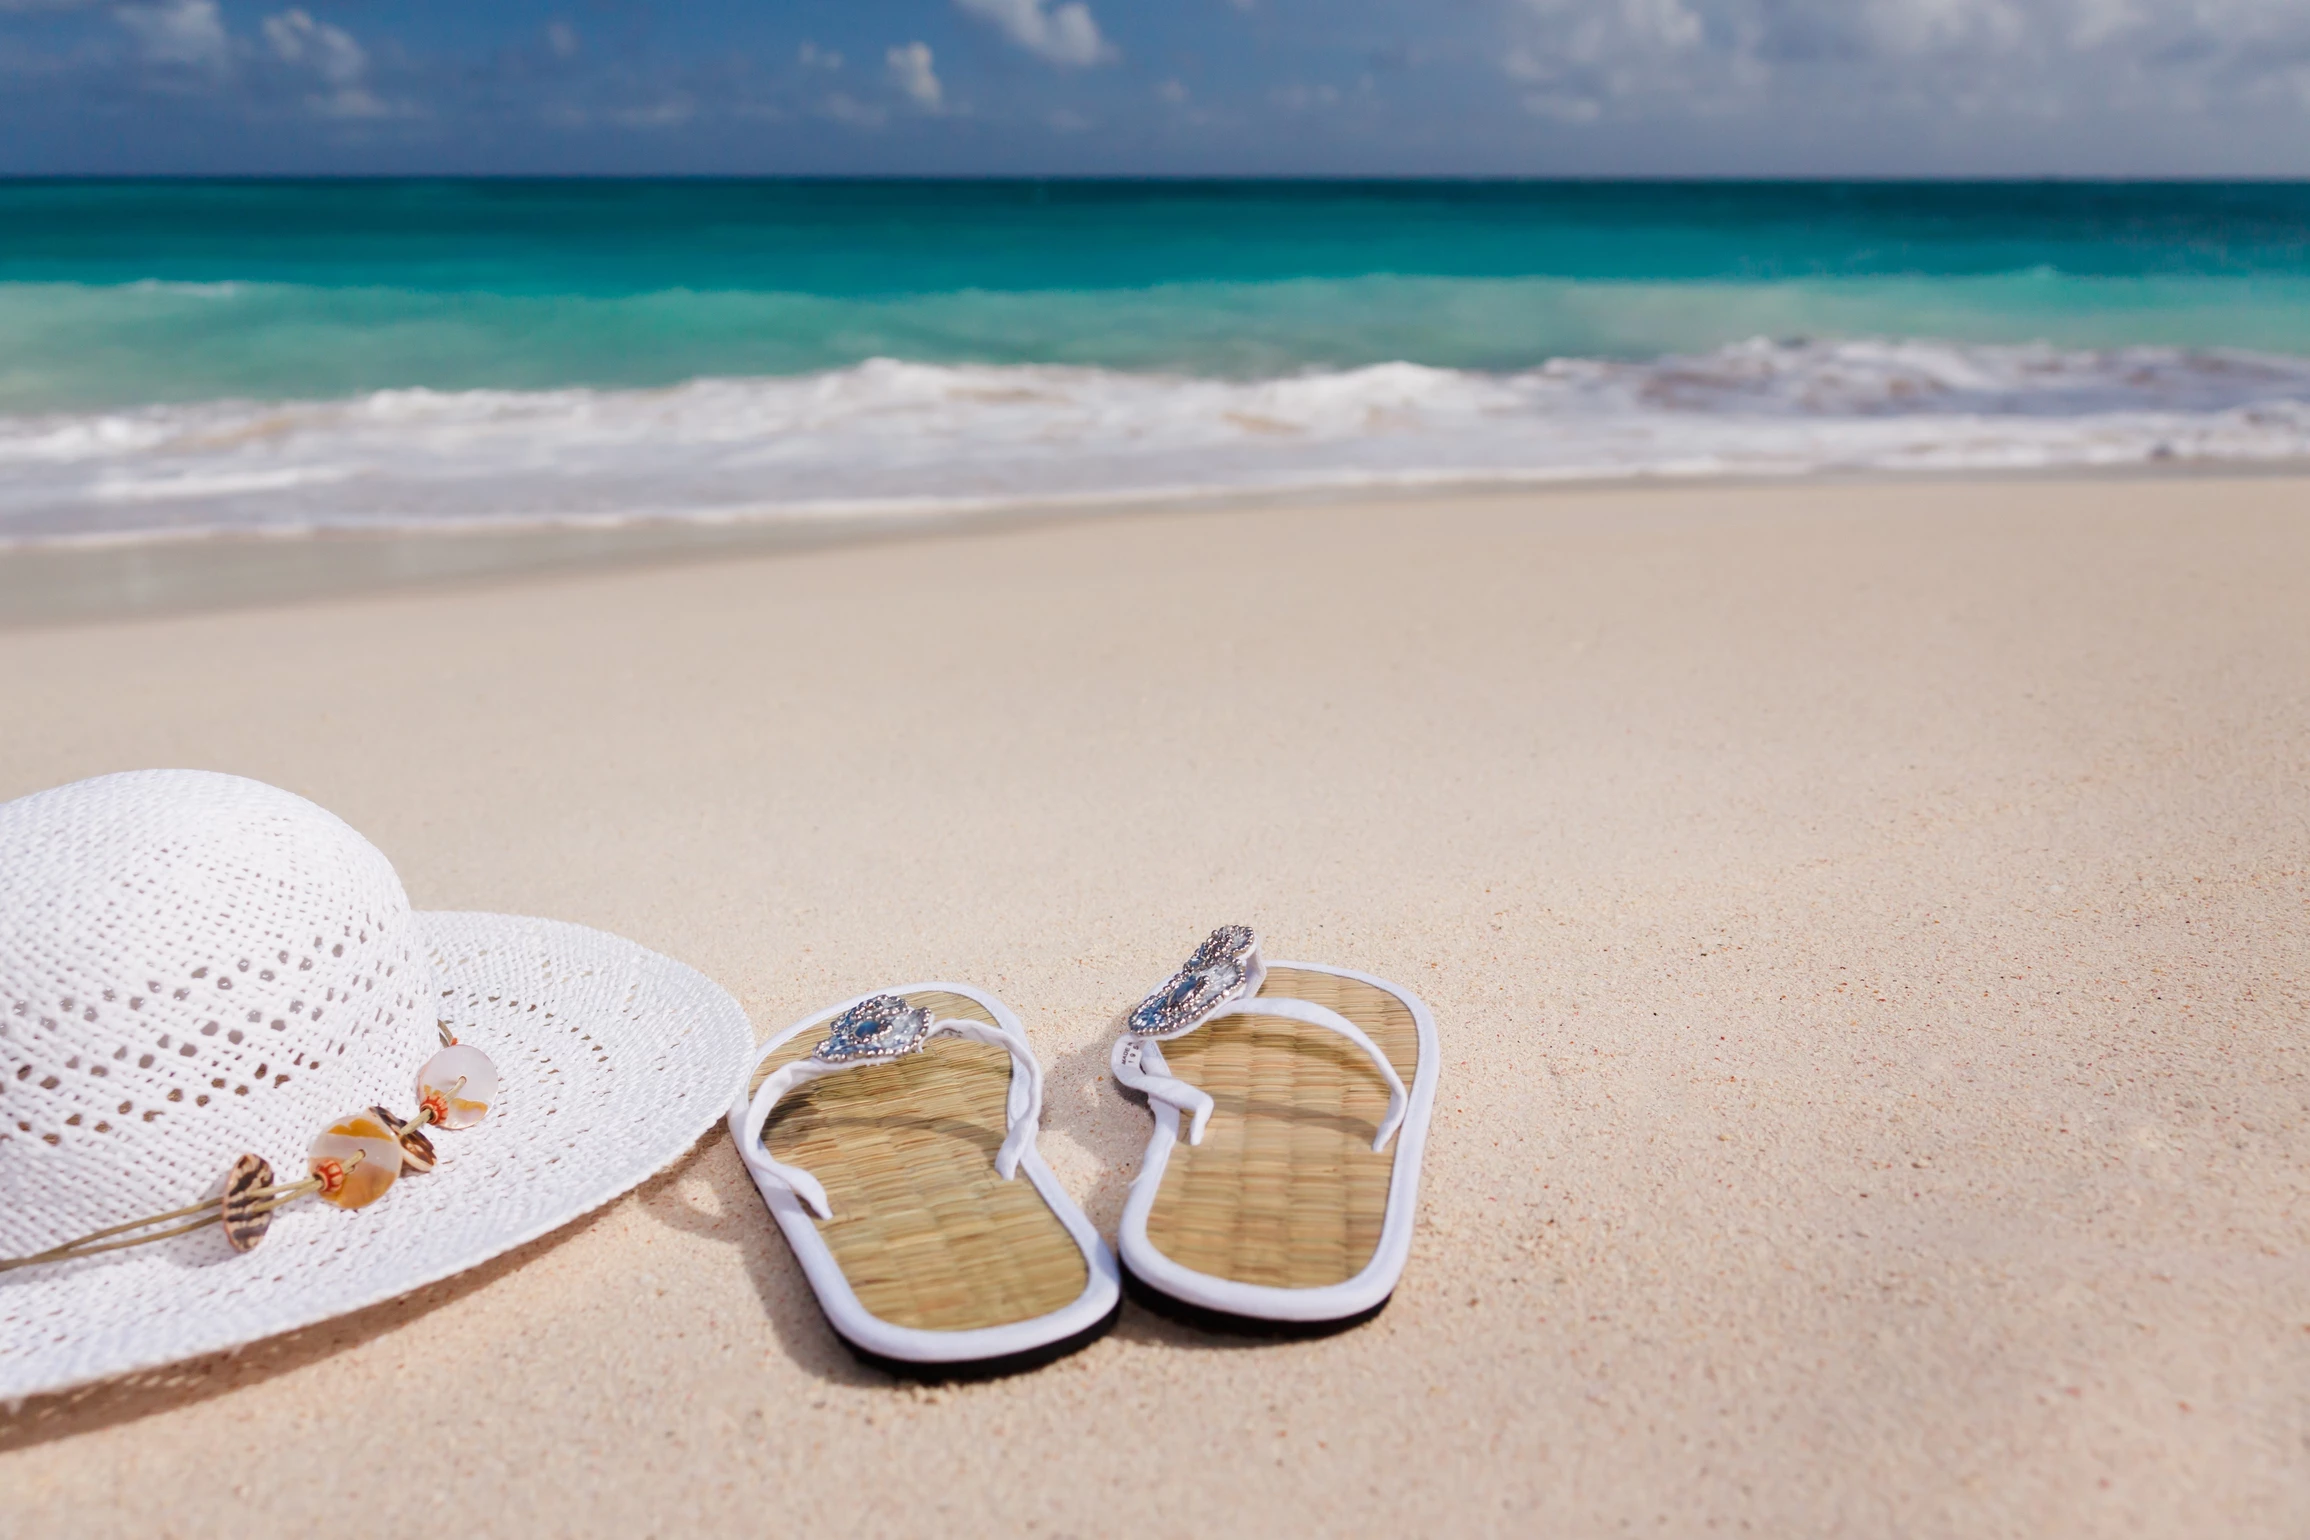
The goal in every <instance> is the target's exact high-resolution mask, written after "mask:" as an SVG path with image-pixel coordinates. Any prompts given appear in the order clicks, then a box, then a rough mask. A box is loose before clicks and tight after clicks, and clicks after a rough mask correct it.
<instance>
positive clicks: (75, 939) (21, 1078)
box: [0, 772, 498, 1272]
mask: <svg viewBox="0 0 2310 1540" xmlns="http://www.w3.org/2000/svg"><path fill="white" fill-rule="evenodd" d="M156 775H157V776H164V777H170V778H171V780H172V789H173V790H176V791H177V792H178V795H175V796H172V797H168V798H152V797H135V796H133V795H125V796H124V795H121V794H122V793H129V792H132V791H133V789H134V785H135V783H137V782H139V781H140V780H149V779H150V778H151V777H153V776H156ZM108 804H110V805H108ZM0 854H5V855H6V856H7V857H8V858H9V860H8V867H7V890H6V905H7V907H6V910H5V911H0V918H4V920H5V929H4V930H0V1272H4V1271H7V1270H10V1269H12V1268H15V1267H21V1266H27V1265H31V1264H33V1263H39V1262H59V1261H69V1260H73V1259H76V1258H80V1257H85V1256H90V1255H93V1254H95V1253H97V1252H100V1251H115V1250H122V1249H126V1248H127V1247H130V1246H135V1245H140V1244H143V1243H145V1242H148V1241H157V1240H165V1239H168V1238H170V1237H172V1236H175V1235H179V1234H183V1233H186V1232H188V1231H190V1230H195V1229H199V1228H202V1227H203V1226H205V1225H208V1224H211V1223H214V1224H217V1225H219V1226H220V1227H221V1229H222V1232H223V1235H224V1239H225V1242H226V1244H227V1245H228V1246H229V1247H230V1248H231V1249H232V1250H234V1251H248V1250H250V1249H252V1248H254V1247H255V1246H256V1245H258V1244H259V1243H260V1242H261V1241H263V1239H264V1238H265V1235H266V1233H267V1231H268V1230H269V1229H270V1226H271V1216H272V1212H273V1210H274V1209H276V1208H278V1207H279V1206H281V1205H282V1204H283V1203H286V1202H289V1201H292V1200H294V1199H296V1198H299V1197H302V1196H304V1195H306V1194H308V1193H311V1194H314V1195H317V1196H318V1197H320V1198H321V1199H322V1201H324V1202H326V1203H330V1204H333V1205H335V1206H336V1207H338V1208H342V1209H359V1208H365V1207H367V1206H368V1205H370V1204H372V1203H375V1202H376V1201H378V1200H379V1199H381V1198H383V1197H384V1196H385V1195H386V1194H387V1193H388V1192H389V1191H390V1190H391V1189H392V1187H393V1185H394V1183H395V1182H396V1181H397V1180H399V1178H400V1177H401V1175H402V1174H403V1172H404V1170H407V1171H410V1172H423V1171H429V1170H431V1169H433V1167H434V1165H435V1164H436V1162H437V1160H438V1156H437V1155H436V1152H435V1151H434V1149H433V1146H432V1143H431V1141H430V1140H429V1139H428V1138H427V1137H426V1134H425V1132H424V1130H425V1128H426V1127H427V1126H428V1125H436V1126H439V1127H442V1128H447V1129H464V1128H470V1127H472V1126H473V1125H475V1124H476V1123H479V1122H480V1121H481V1120H482V1118H483V1116H484V1115H485V1114H486V1113H487V1112H488V1110H489V1106H490V1103H491V1102H492V1101H494V1100H495V1099H496V1096H497V1086H498V1078H497V1070H496V1067H495V1066H494V1065H492V1064H491V1063H490V1061H489V1059H488V1057H487V1056H486V1055H485V1054H483V1053H482V1052H481V1051H480V1050H478V1049H476V1048H473V1047H471V1046H469V1045H466V1044H461V1043H458V1042H457V1041H456V1040H455V1039H454V1037H452V1036H451V1035H450V1034H449V1032H448V1030H447V1028H446V1027H444V1026H438V1025H437V1024H436V1022H435V1021H434V1020H433V1018H432V1015H431V1010H430V1007H431V1004H432V1001H433V998H434V988H433V981H432V980H431V978H430V977H428V976H427V974H428V969H427V965H426V962H425V959H424V956H423V954H422V953H421V952H420V951H419V950H418V948H417V947H416V945H415V944H414V939H415V938H414V930H415V927H414V925H413V923H412V917H411V914H410V910H409V901H408V898H407V896H406V895H405V894H404V893H403V892H402V889H401V884H400V881H399V879H398V878H397V877H395V876H394V873H393V869H392V867H391V865H390V864H388V863H387V862H386V860H385V858H384V856H383V855H382V854H381V853H379V852H378V851H377V850H376V848H375V847H374V846H372V845H370V844H369V842H368V841H366V840H364V839H362V838H361V837H360V836H359V835H358V834H356V833H354V832H353V830H352V829H351V828H349V827H348V826H346V825H345V824H344V823H343V822H342V821H340V820H338V819H337V818H335V817H333V816H332V815H331V814H329V813H327V812H325V811H323V810H322V809H321V808H319V807H316V806H315V805H313V804H312V803H310V802H307V801H305V800H304V799H302V798H299V797H296V796H293V795H291V794H290V793H287V792H283V791H280V790H278V789H276V788H274V787H270V786H265V785H262V784H261V783H259V782H255V781H244V780H240V779H237V778H234V777H230V776H210V775H198V774H191V773H187V772H146V773H143V774H142V775H139V774H130V775H125V776H107V777H100V778H99V779H97V780H94V781H81V782H76V783H74V784H73V785H70V786H63V787H58V788H57V789H55V790H54V791H50V792H44V793H40V794H38V795H35V796H31V797H25V798H21V799H19V800H18V801H16V802H12V803H8V804H6V805H5V806H4V807H0ZM428 1049H431V1050H432V1051H431V1052H430V1053H428V1051H427V1050H428ZM393 1060H398V1061H399V1062H401V1063H403V1064H408V1063H410V1062H412V1061H420V1060H421V1063H420V1065H419V1068H418V1069H417V1072H416V1077H415V1087H416V1095H417V1104H418V1105H417V1112H416V1114H415V1116H414V1117H413V1118H410V1119H407V1120H404V1119H401V1118H399V1117H397V1116H395V1115H394V1114H393V1113H392V1112H391V1111H389V1110H388V1109H387V1108H386V1107H385V1106H384V1105H383V1104H382V1103H378V1104H374V1105H367V1106H366V1108H365V1110H362V1111H357V1112H351V1113H346V1112H342V1111H327V1110H323V1109H326V1108H330V1107H331V1106H332V1104H333V1105H334V1107H336V1108H342V1107H343V1106H344V1105H345V1104H346V1103H347V1102H349V1101H351V1102H354V1104H355V1105H362V1104H363V1100H365V1099H362V1100H356V1097H357V1095H358V1093H359V1092H360V1091H362V1090H364V1089H371V1090H374V1089H381V1087H373V1086H370V1085H368V1084H367V1082H369V1081H370V1080H371V1079H372V1078H373V1077H374V1076H375V1075H376V1073H377V1070H378V1066H379V1064H380V1062H381V1061H383V1062H390V1061H393ZM300 1127H301V1128H302V1129H303V1130H304V1132H303V1135H302V1139H301V1140H299V1139H298V1134H297V1131H298V1130H299V1129H300ZM316 1129H317V1130H318V1131H317V1132H315V1131H314V1130H316ZM291 1140H298V1142H303V1143H304V1145H305V1169H304V1176H303V1178H302V1179H301V1180H298V1181H294V1182H286V1183H283V1182H277V1181H275V1180H274V1177H273V1168H272V1166H271V1164H270V1163H269V1162H268V1161H267V1160H266V1159H265V1158H264V1157H263V1156H261V1155H256V1154H251V1153H249V1152H248V1148H247V1146H249V1145H250V1144H272V1145H274V1146H275V1147H276V1148H278V1147H280V1146H281V1145H282V1144H285V1143H288V1142H290V1141H291ZM220 1168H222V1169H223V1171H224V1177H223V1180H222V1183H221V1188H220V1189H219V1190H220V1196H219V1197H218V1198H217V1199H216V1200H215V1203H214V1206H213V1209H212V1208H209V1207H207V1206H205V1205H199V1204H196V1205H192V1206H189V1207H186V1208H180V1209H174V1210H171V1211H169V1212H167V1213H164V1214H160V1215H149V1214H148V1215H146V1216H144V1217H143V1218H129V1217H127V1216H128V1215H129V1214H131V1213H133V1212H134V1211H135V1210H136V1209H137V1208H140V1207H147V1206H149V1201H148V1200H147V1199H146V1197H145V1195H147V1194H150V1193H153V1192H156V1191H165V1190H167V1189H168V1188H169V1187H171V1186H175V1187H177V1188H178V1190H179V1191H190V1190H197V1189H198V1188H199V1186H201V1185H202V1184H204V1183H207V1184H209V1185H212V1186H215V1185H216V1183H215V1173H216V1171H217V1170H218V1169H220ZM196 1213H197V1214H200V1215H201V1217H199V1218H193V1219H191V1220H190V1222H183V1221H186V1220H187V1218H188V1216H191V1215H194V1214H196ZM164 1225H167V1226H170V1227H169V1228H165V1229H164V1228H161V1227H162V1226H164ZM139 1232H144V1233H139Z"/></svg>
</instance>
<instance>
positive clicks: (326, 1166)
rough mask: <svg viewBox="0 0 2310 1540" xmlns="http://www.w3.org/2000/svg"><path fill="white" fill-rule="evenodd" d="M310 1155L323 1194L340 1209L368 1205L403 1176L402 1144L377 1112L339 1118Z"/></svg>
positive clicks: (319, 1139)
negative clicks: (378, 1119) (380, 1120)
mask: <svg viewBox="0 0 2310 1540" xmlns="http://www.w3.org/2000/svg"><path fill="white" fill-rule="evenodd" d="M307 1154H308V1155H309V1156H310V1158H311V1161H312V1166H311V1170H312V1173H313V1175H315V1176H317V1177H319V1178H320V1179H321V1182H322V1187H321V1192H320V1196H321V1197H322V1198H324V1199H326V1200H327V1201H328V1202H331V1203H334V1204H336V1205H337V1207H339V1208H367V1207H368V1206H369V1205H370V1204H372V1203H374V1202H376V1201H377V1200H378V1199H379V1198H382V1197H384V1196H385V1191H386V1189H387V1188H389V1187H391V1186H392V1185H393V1182H394V1179H395V1178H397V1177H399V1176H400V1175H401V1143H400V1141H399V1140H397V1139H395V1138H394V1137H393V1131H392V1130H391V1129H389V1128H387V1127H386V1126H385V1125H384V1124H382V1123H380V1122H378V1121H377V1117H376V1114H374V1113H369V1112H356V1113H353V1114H351V1115H350V1116H347V1117H342V1118H339V1119H338V1120H337V1121H336V1122H334V1123H331V1124H330V1125H329V1126H328V1128H327V1129H325V1130H324V1131H323V1132H322V1133H321V1134H320V1136H319V1137H318V1138H316V1139H314V1141H313V1147H312V1149H311V1150H309V1151H308V1152H307Z"/></svg>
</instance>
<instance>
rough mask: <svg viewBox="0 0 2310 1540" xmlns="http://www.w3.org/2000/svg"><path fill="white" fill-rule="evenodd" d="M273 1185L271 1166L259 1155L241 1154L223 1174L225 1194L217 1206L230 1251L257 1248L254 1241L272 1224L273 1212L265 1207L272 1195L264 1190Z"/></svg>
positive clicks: (261, 1236)
mask: <svg viewBox="0 0 2310 1540" xmlns="http://www.w3.org/2000/svg"><path fill="white" fill-rule="evenodd" d="M272 1185H273V1168H272V1167H271V1166H270V1165H268V1164H266V1162H265V1159H264V1157H263V1156H261V1155H243V1156H242V1157H241V1158H240V1159H239V1160H236V1161H234V1162H233V1168H232V1170H230V1171H228V1172H226V1173H225V1192H224V1197H223V1198H222V1199H221V1200H220V1202H219V1205H218V1207H219V1210H220V1217H222V1219H223V1220H224V1230H225V1244H226V1245H228V1246H230V1247H232V1248H233V1250H235V1251H254V1250H256V1248H257V1242H259V1241H261V1240H263V1239H264V1238H265V1232H266V1231H267V1230H270V1229H271V1228H272V1227H273V1211H272V1209H271V1208H270V1207H269V1206H268V1205H269V1202H270V1199H271V1195H270V1194H269V1193H268V1192H267V1191H266V1189H268V1188H270V1187H271V1186H272Z"/></svg>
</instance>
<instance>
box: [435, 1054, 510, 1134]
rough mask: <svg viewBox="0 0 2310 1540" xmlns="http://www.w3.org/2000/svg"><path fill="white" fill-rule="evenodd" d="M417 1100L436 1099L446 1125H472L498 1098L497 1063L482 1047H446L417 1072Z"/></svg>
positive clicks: (457, 1126) (448, 1126)
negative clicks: (491, 1060)
mask: <svg viewBox="0 0 2310 1540" xmlns="http://www.w3.org/2000/svg"><path fill="white" fill-rule="evenodd" d="M417 1100H418V1102H419V1103H420V1104H424V1103H427V1102H429V1101H430V1102H432V1103H433V1105H434V1106H435V1107H436V1108H437V1109H445V1110H437V1111H436V1112H435V1117H436V1119H437V1120H438V1121H439V1122H440V1124H441V1126H442V1127H443V1128H471V1127H472V1126H473V1125H474V1124H476V1123H478V1122H480V1121H481V1119H482V1116H483V1114H485V1113H487V1112H488V1111H489V1104H490V1103H491V1102H493V1101H496V1100H497V1066H496V1065H494V1064H492V1063H490V1062H489V1056H488V1055H487V1054H484V1053H483V1052H482V1051H481V1050H480V1049H478V1048H469V1047H467V1046H465V1045H464V1044H463V1043H460V1044H458V1045H457V1046H456V1047H454V1048H444V1049H442V1050H441V1051H440V1052H439V1053H437V1054H435V1055H434V1056H433V1057H432V1058H430V1059H427V1060H426V1061H425V1067H424V1068H423V1069H420V1070H419V1071H418V1072H417Z"/></svg>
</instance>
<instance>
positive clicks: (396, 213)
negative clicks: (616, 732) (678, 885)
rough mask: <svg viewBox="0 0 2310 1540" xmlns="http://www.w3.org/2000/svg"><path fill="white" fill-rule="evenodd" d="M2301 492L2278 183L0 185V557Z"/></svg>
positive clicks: (2307, 415)
mask: <svg viewBox="0 0 2310 1540" xmlns="http://www.w3.org/2000/svg"><path fill="white" fill-rule="evenodd" d="M2305 454H2310V184H2274V183H2251V184H2229V185H2217V184H2112V183H2030V184H1982V183H1964V184H1905V183H1853V184H1839V183H1755V184H1743V183H1667V182H1643V183H1601V182H1599V183H1525V182H1371V183H1359V182H1302V183H1279V182H903V181H874V182H812V181H759V182H721V181H657V182H614V181H613V182H604V181H577V182H556V181H549V182H509V181H409V182H391V181H383V182H375V181H348V182H313V183H303V182H18V183H0V540H34V539H38V540H46V539H57V538H66V539H71V538H88V537H104V538H123V537H135V536H140V535H158V534H189V533H200V532H208V531H215V530H242V529H275V530H285V529H301V528H313V527H326V526H353V525H377V524H435V523H443V522H448V523H472V522H498V521H504V520H522V521H539V520H545V521H561V520H573V519H574V520H600V521H617V520H631V519H648V518H737V517H795V516H823V515H840V514H845V513H857V512H866V511H873V510H878V509H897V508H903V509H913V510H920V509H926V508H937V507H967V506H977V505H982V504H985V503H989V502H1001V501H1010V500H1018V499H1035V498H1076V499H1081V498H1106V497H1131V496H1144V495H1151V494H1153V495H1195V494H1200V493H1215V492H1227V491H1235V490H1243V489H1250V488H1275V487H1289V486H1330V485H1359V484H1373V483H1389V482H1395V483H1431V482H1442V481H1451V480H1497V479H1519V478H1549V477H1569V476H1600V475H1601V476H1611V475H1676V474H1693V473H1715V474H1723V473H1738V472H1742V471H1772V472H1788V471H1802V470H1806V469H1811V468H1823V467H1847V468H1850V467H1884V468H1921V467H1961V466H2025V465H2048V464H2102V463H2123V462H2126V461H2137V460H2142V459H2147V458H2177V457H2178V458H2195V459H2235V458H2265V459H2266V458H2295V457H2301V456H2304V455H2305Z"/></svg>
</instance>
